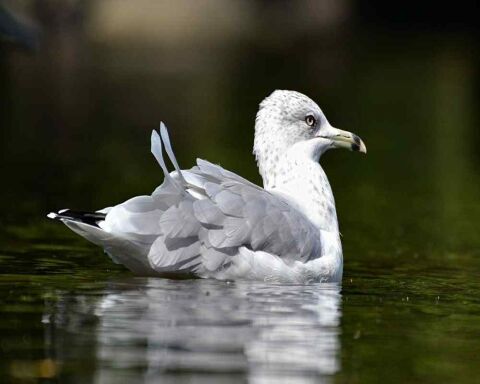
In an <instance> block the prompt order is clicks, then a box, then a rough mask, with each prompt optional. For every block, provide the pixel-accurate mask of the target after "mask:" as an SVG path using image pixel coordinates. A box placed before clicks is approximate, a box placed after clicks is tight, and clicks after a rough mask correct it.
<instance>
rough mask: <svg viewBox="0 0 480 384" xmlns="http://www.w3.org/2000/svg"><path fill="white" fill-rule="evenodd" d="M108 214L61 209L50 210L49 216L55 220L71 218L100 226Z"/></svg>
mask: <svg viewBox="0 0 480 384" xmlns="http://www.w3.org/2000/svg"><path fill="white" fill-rule="evenodd" d="M106 216H107V215H106V214H105V213H100V212H84V211H72V210H70V209H61V210H60V211H58V212H57V213H55V212H50V213H49V214H48V215H47V217H48V218H49V219H53V220H71V221H78V222H81V223H85V224H89V225H94V226H96V227H98V223H99V222H100V221H103V220H105V217H106Z"/></svg>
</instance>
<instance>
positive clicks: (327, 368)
mask: <svg viewBox="0 0 480 384" xmlns="http://www.w3.org/2000/svg"><path fill="white" fill-rule="evenodd" d="M70 3H71V2H69V4H70ZM74 3H75V4H77V2H73V3H71V4H74ZM78 3H79V4H80V3H81V4H83V2H78ZM87 3H89V4H91V5H92V6H91V7H86V9H84V10H83V11H84V13H83V16H82V17H84V19H81V18H80V19H78V24H75V23H74V24H72V25H73V27H71V28H70V27H68V25H70V24H68V23H66V24H65V25H63V26H62V27H61V28H60V27H59V28H58V29H52V30H47V32H48V31H50V32H49V33H50V34H49V33H47V34H46V35H45V37H44V38H45V39H46V41H45V43H44V45H43V46H42V48H41V49H40V50H39V52H37V53H35V54H27V53H23V52H19V51H8V52H7V51H3V50H2V51H0V85H1V86H0V100H1V101H2V113H1V114H0V125H1V140H0V156H1V160H2V161H1V162H0V172H1V174H2V188H0V382H2V383H3V382H13V383H30V382H73V383H90V382H94V383H113V382H114V383H123V382H127V383H137V382H138V383H153V382H172V383H179V382H195V383H203V382H205V383H212V382H246V381H251V382H254V383H258V382H262V383H263V382H271V383H279V382H285V383H291V382H295V383H296V382H300V383H303V382H305V383H310V382H312V383H313V382H323V381H324V382H338V383H376V382H378V383H385V382H387V383H420V382H421V383H439V382H440V383H445V382H452V383H470V382H476V381H478V377H479V376H480V365H479V364H478V361H479V357H480V236H479V228H480V221H479V219H478V218H479V217H480V199H479V196H480V172H479V168H478V163H479V160H480V156H479V150H478V148H480V135H479V134H478V121H480V119H479V114H478V100H479V93H478V84H479V83H478V78H479V76H478V67H479V66H478V59H479V54H478V44H476V42H477V39H476V38H475V37H473V36H471V35H468V33H467V32H465V33H463V34H462V33H457V34H455V33H454V32H452V33H440V32H438V33H435V34H429V33H427V32H424V33H420V32H419V31H410V34H409V33H407V34H405V35H402V34H390V33H388V31H377V32H375V31H373V32H372V31H371V30H369V28H370V27H371V26H368V25H362V23H361V22H359V21H358V20H357V22H354V20H355V19H353V21H352V20H350V21H348V19H347V21H346V22H345V25H344V26H343V27H341V28H340V29H339V30H335V31H334V32H330V31H329V30H328V29H319V30H318V31H317V30H316V29H312V30H307V29H305V30H303V29H301V28H297V29H295V28H293V32H291V36H290V35H289V34H285V31H284V25H285V24H284V23H283V22H282V20H283V19H282V18H285V17H286V15H287V14H288V15H289V17H288V18H289V19H290V18H292V20H296V22H297V24H298V23H300V21H301V20H298V18H300V19H301V18H303V17H304V16H302V15H304V14H302V13H299V14H297V13H293V12H292V13H289V12H287V13H279V14H276V13H271V14H270V13H269V14H268V15H267V14H265V13H262V12H266V10H267V8H268V7H267V6H266V5H264V6H263V8H262V7H260V5H258V7H257V8H255V10H254V11H252V12H258V14H259V15H263V16H262V17H265V18H266V19H268V20H270V21H271V22H270V23H269V24H268V25H265V26H263V24H262V25H260V24H258V25H257V26H256V27H255V25H253V24H248V23H245V24H242V28H245V31H246V32H242V31H243V29H242V30H240V29H239V30H231V29H228V31H229V33H230V34H228V33H224V31H223V30H222V28H223V27H222V25H221V24H218V25H217V23H213V24H212V25H214V27H215V28H217V29H215V28H214V29H208V28H207V29H208V31H209V35H208V36H209V37H208V39H210V40H208V39H207V40H208V43H205V41H204V40H202V36H203V35H202V34H201V33H200V32H202V31H204V30H203V29H202V28H206V27H205V26H203V27H202V25H203V24H202V25H200V27H198V25H197V26H196V27H195V25H196V24H195V25H194V27H195V28H200V30H199V32H198V33H197V34H195V33H194V34H191V35H188V36H187V37H184V38H183V39H184V40H182V39H179V40H178V39H177V40H175V36H174V35H172V36H171V38H172V39H173V41H174V43H172V44H167V43H165V41H164V40H162V38H163V37H162V36H161V35H160V34H158V36H157V37H156V38H158V39H159V41H156V40H155V38H153V37H152V39H153V40H149V39H148V38H146V37H145V36H144V35H142V34H140V35H136V34H135V33H136V30H132V31H130V30H128V31H129V32H128V33H127V32H126V34H125V35H120V37H118V36H117V37H115V36H116V35H115V33H119V32H118V31H123V30H124V28H129V25H130V24H128V23H127V25H126V26H125V27H122V28H119V29H118V30H116V29H115V28H114V29H110V30H109V29H108V28H107V32H105V31H104V30H102V28H103V24H102V23H107V24H108V20H107V19H105V17H106V16H105V14H104V13H103V14H101V13H100V14H101V15H103V16H102V17H103V19H102V17H100V18H96V17H94V16H95V15H96V13H95V12H100V11H99V10H98V9H97V7H95V5H96V4H100V3H101V2H95V1H93V2H85V4H87ZM102 3H103V2H102ZM105 3H107V2H105ZM109 3H110V2H109ZM246 3H247V2H246ZM279 3H280V2H279ZM347 3H348V2H347ZM249 4H250V3H249ZM252 4H253V3H252ZM255 4H256V3H255ZM281 4H283V5H282V6H279V7H280V8H281V7H287V5H286V3H284V2H281ZM287 8H288V7H287ZM154 11H155V10H152V12H154ZM157 11H158V10H157ZM112 12H113V11H112ZM130 12H133V9H131V10H130ZM179 12H180V11H179ZM352 12H355V10H354V9H353V10H352ZM127 13H128V12H127ZM113 14H115V12H113ZM352 14H353V13H352ZM202 15H203V14H200V13H199V15H197V16H195V17H199V18H202V17H206V16H205V15H203V16H202ZM242 15H243V16H242ZM267 16H268V17H267ZM159 17H160V16H159ZM172 17H173V13H172ZM192 17H193V16H192ZM236 17H238V18H240V17H245V13H238V14H237V16H236ZM102 20H103V21H102ZM122 20H124V19H121V18H120V19H119V21H118V22H122ZM141 20H144V19H143V18H142V19H141ZM145 20H146V21H145V23H147V22H148V19H145ZM195 20H196V19H195ZM259 20H260V19H259ZM115 22H116V21H115ZM177 22H178V23H180V22H181V20H177ZM232 22H233V21H232ZM315 22H317V21H315ZM95 23H99V25H96V24H95ZM132 23H133V22H132ZM210 24H211V23H210ZM210 24H208V25H210ZM112 25H116V24H115V23H114V24H110V27H109V28H111V26H112ZM122 25H123V24H122ZM132 25H133V24H132ZM288 25H289V26H290V27H293V24H288ZM311 25H312V24H310V26H311ZM224 27H225V26H224ZM62 28H63V29H62ZM192 28H193V27H192ZM305 28H312V27H308V26H307V27H305ZM342 28H343V29H342ZM145 29H147V26H145V28H144V29H141V28H140V31H142V30H145ZM174 30H175V31H176V33H179V31H181V28H178V29H174ZM52 31H56V32H55V33H54V32H52ZM92 31H94V32H92ZM102 31H103V32H102ZM108 31H110V32H108ZM115 31H117V32H115ZM235 31H236V32H235ZM102 33H103V34H102ZM109 33H110V34H109ZM235 33H239V34H238V35H236V34H235ZM242 33H244V34H242ZM58 34H59V35H58ZM196 35H199V36H198V39H199V40H198V39H197V36H196ZM148 36H150V35H148ZM148 36H147V37H148ZM261 36H263V37H262V38H261ZM127 37H128V38H127ZM222 39H225V40H222ZM275 88H286V89H296V90H299V91H302V92H305V93H307V94H308V95H309V96H311V97H312V98H314V99H315V100H317V101H318V102H319V104H320V105H321V107H322V108H323V110H324V112H325V114H326V115H327V117H328V118H329V120H330V122H331V123H332V124H333V125H335V126H338V127H339V128H342V129H346V130H349V131H352V132H354V133H356V134H358V135H359V136H360V137H362V139H363V140H364V142H365V143H366V145H367V148H368V155H367V156H361V155H359V154H355V153H350V152H347V151H335V152H333V151H332V152H331V153H327V154H326V155H325V157H324V158H322V160H321V162H322V165H323V166H324V168H325V170H326V173H327V175H328V177H329V179H330V181H331V184H332V188H333V191H334V194H335V198H336V203H337V210H338V216H339V222H340V229H341V232H342V235H343V237H342V242H343V246H344V279H343V283H342V284H341V285H338V286H336V285H333V286H332V285H308V286H292V285H271V284H263V283H246V282H231V283H226V282H216V281H211V280H182V281H174V280H167V279H153V278H138V277H134V276H133V275H132V274H131V273H130V272H128V271H126V270H125V269H123V268H122V267H121V266H118V265H115V264H113V263H112V262H111V261H110V259H109V258H108V257H106V255H104V254H103V252H102V251H101V250H100V249H98V248H96V247H95V246H93V245H90V244H88V243H87V242H85V241H83V240H82V239H80V238H78V237H76V236H75V235H74V234H72V233H70V232H69V231H68V229H67V228H66V227H64V226H62V225H61V224H59V223H55V222H51V221H48V220H47V219H46V218H45V215H46V213H48V212H49V211H50V210H57V209H61V208H65V207H69V208H78V209H82V210H90V209H98V208H102V207H105V206H108V205H111V204H115V203H118V202H121V201H124V200H126V199H128V198H129V197H131V196H134V195H139V194H147V193H150V192H151V191H152V190H153V189H154V188H155V186H156V185H157V184H159V183H160V182H161V180H162V177H161V171H160V170H159V169H158V166H157V165H156V163H155V161H154V159H153V157H152V156H151V155H150V154H149V136H150V131H151V129H153V128H156V127H157V126H158V121H159V120H160V119H162V120H164V121H165V122H166V124H167V126H168V127H169V129H170V132H171V136H172V141H173V145H174V149H175V152H176V153H177V156H178V159H179V162H180V164H181V165H182V167H185V168H187V167H190V166H191V165H193V163H194V159H195V158H196V157H202V158H205V159H208V160H210V161H213V162H215V163H220V164H221V165H222V166H224V167H225V168H228V169H231V170H233V171H235V172H238V173H239V174H241V175H242V176H245V177H247V178H248V179H250V180H252V181H254V182H256V183H260V178H259V176H258V174H257V170H256V167H255V162H254V159H253V156H252V155H251V148H252V141H253V124H254V116H255V113H256V109H257V105H258V103H259V102H260V100H261V99H262V98H263V97H265V96H266V95H267V94H269V93H270V92H271V91H272V90H273V89H275Z"/></svg>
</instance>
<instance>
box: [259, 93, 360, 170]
mask: <svg viewBox="0 0 480 384" xmlns="http://www.w3.org/2000/svg"><path fill="white" fill-rule="evenodd" d="M294 146H295V147H296V148H297V150H300V151H301V150H302V148H303V149H304V150H305V156H307V157H310V158H312V159H313V160H316V161H318V159H319V158H320V156H321V155H322V154H323V153H324V152H325V151H327V150H328V149H330V148H347V149H350V150H352V151H358V152H363V153H366V147H365V144H363V142H362V140H361V139H360V138H359V137H358V136H357V135H354V134H352V133H350V132H347V131H342V130H340V129H337V128H334V127H332V126H331V125H330V123H329V122H328V120H327V118H326V117H325V115H324V114H323V112H322V110H321V109H320V107H319V106H318V105H317V104H316V103H315V102H314V101H313V100H312V99H310V98H309V97H307V96H305V95H303V94H301V93H299V92H295V91H285V90H277V91H274V92H273V93H272V94H271V95H270V96H268V97H267V98H265V99H264V100H263V101H262V102H261V104H260V109H259V111H258V113H257V118H256V121H255V141H254V147H253V152H254V154H255V156H256V158H257V162H258V165H259V168H260V173H261V174H262V176H264V171H265V166H266V165H267V163H271V162H274V161H276V160H275V159H276V158H278V157H279V156H282V154H284V153H286V151H289V150H290V149H291V148H292V147H294Z"/></svg>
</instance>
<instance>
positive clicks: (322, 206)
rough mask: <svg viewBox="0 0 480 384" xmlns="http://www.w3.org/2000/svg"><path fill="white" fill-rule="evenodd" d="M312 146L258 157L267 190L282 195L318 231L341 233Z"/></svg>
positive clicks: (325, 181)
mask: <svg viewBox="0 0 480 384" xmlns="http://www.w3.org/2000/svg"><path fill="white" fill-rule="evenodd" d="M309 145H311V144H310V143H308V142H307V143H298V144H295V145H293V146H291V147H289V148H288V149H286V150H285V151H284V152H283V153H282V154H278V155H275V154H272V155H273V156H263V157H258V156H257V159H258V163H259V164H258V165H259V169H260V173H261V175H262V178H263V184H264V188H265V189H266V190H268V191H271V192H275V193H277V194H280V195H282V196H283V197H284V198H285V199H286V200H287V201H288V202H289V203H291V204H292V205H294V206H295V207H296V208H297V209H299V210H300V211H301V212H302V213H303V214H304V215H305V216H307V218H308V219H310V221H311V222H312V223H313V224H314V225H315V226H316V227H317V228H318V229H319V230H323V231H328V232H335V233H338V222H337V213H336V209H335V200H334V197H333V193H332V189H331V187H330V183H329V182H328V179H327V175H326V174H325V172H324V171H323V169H322V167H321V166H320V164H319V163H318V160H319V157H320V155H319V154H318V153H316V151H315V149H314V148H310V147H308V146H309Z"/></svg>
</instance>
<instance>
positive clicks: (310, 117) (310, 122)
mask: <svg viewBox="0 0 480 384" xmlns="http://www.w3.org/2000/svg"><path fill="white" fill-rule="evenodd" d="M305 123H307V125H308V126H309V127H313V126H314V125H315V124H316V123H317V119H315V117H314V116H313V115H307V116H305Z"/></svg>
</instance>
